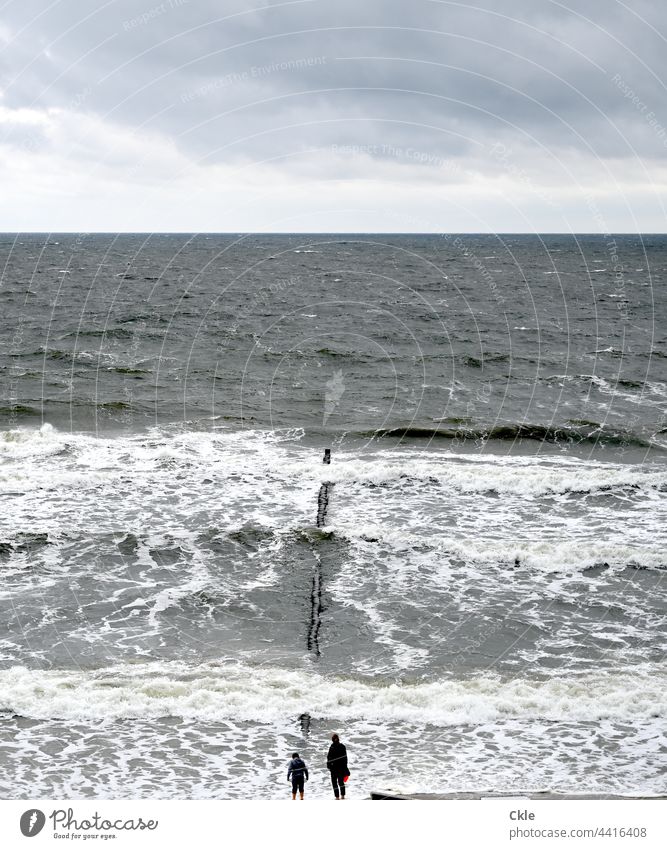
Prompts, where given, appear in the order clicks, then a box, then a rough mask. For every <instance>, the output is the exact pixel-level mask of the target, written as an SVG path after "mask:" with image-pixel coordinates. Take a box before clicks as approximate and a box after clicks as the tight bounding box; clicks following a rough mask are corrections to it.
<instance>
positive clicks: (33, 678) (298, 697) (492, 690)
mask: <svg viewBox="0 0 667 849" xmlns="http://www.w3.org/2000/svg"><path fill="white" fill-rule="evenodd" d="M666 684H667V671H666V670H665V668H664V667H663V666H655V665H653V666H649V665H643V666H641V667H637V668H636V669H633V670H628V671H618V672H606V673H600V674H591V673H589V674H586V675H580V676H576V677H575V676H570V677H562V678H560V677H553V678H548V679H544V680H537V679H534V680H531V679H528V678H517V679H511V680H503V679H501V678H499V677H498V676H495V675H492V674H488V675H479V674H478V675H471V676H470V677H468V678H466V679H464V680H460V679H459V680H453V679H452V680H438V681H433V682H429V683H418V684H379V683H372V684H371V683H368V682H366V681H362V680H353V679H349V678H348V679H345V678H327V677H325V676H323V675H320V674H317V673H314V672H308V671H303V670H290V669H283V668H276V667H260V668H253V667H250V666H247V665H243V664H229V665H225V664H213V663H211V664H206V665H202V666H200V667H196V668H193V667H190V666H187V665H186V664H182V663H154V664H132V665H129V666H115V667H110V668H107V669H100V670H95V671H41V670H33V669H26V668H24V667H13V668H11V669H5V670H2V671H0V693H1V695H0V710H4V711H8V712H13V713H16V714H18V715H20V716H25V717H31V718H37V719H68V720H90V719H121V718H143V719H149V718H157V717H166V716H177V717H184V718H191V719H198V720H205V721H218V720H226V719H234V720H237V721H243V720H247V721H254V722H265V723H271V722H276V721H281V720H284V719H285V718H288V717H294V718H296V717H298V716H300V715H301V714H303V713H308V714H310V716H311V717H313V718H316V719H330V720H337V721H346V720H367V721H370V722H383V721H405V722H411V723H417V724H419V723H424V724H431V725H436V726H449V725H460V724H467V723H471V724H477V723H484V722H493V721H497V720H503V719H512V718H513V719H534V720H538V719H539V720H553V721H556V720H563V721H595V720H601V719H615V720H628V721H634V720H640V719H650V718H652V717H656V716H664V715H665V713H666V712H667V687H666V686H665V685H666Z"/></svg>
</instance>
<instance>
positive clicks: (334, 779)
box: [331, 772, 339, 799]
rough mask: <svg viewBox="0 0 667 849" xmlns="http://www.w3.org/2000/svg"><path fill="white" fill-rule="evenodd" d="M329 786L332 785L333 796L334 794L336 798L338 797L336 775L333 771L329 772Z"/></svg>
mask: <svg viewBox="0 0 667 849" xmlns="http://www.w3.org/2000/svg"><path fill="white" fill-rule="evenodd" d="M331 786H332V787H333V792H334V796H335V797H336V799H337V798H338V796H339V792H338V776H337V775H336V773H335V772H332V773H331Z"/></svg>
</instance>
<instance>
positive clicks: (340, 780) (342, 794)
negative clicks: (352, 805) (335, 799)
mask: <svg viewBox="0 0 667 849" xmlns="http://www.w3.org/2000/svg"><path fill="white" fill-rule="evenodd" d="M338 783H339V784H340V798H341V799H344V798H345V781H344V780H343V776H342V775H339V776H338Z"/></svg>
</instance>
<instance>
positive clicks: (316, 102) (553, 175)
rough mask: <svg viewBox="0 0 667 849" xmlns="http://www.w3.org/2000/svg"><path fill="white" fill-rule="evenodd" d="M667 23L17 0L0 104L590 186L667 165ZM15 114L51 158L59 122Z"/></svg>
mask: <svg viewBox="0 0 667 849" xmlns="http://www.w3.org/2000/svg"><path fill="white" fill-rule="evenodd" d="M666 17H667V13H666V12H665V11H664V10H661V9H660V8H659V7H658V6H656V4H653V3H651V2H648V0H633V1H632V2H627V3H621V2H613V1H612V0H586V2H570V3H567V4H566V3H557V2H551V0H512V2H509V0H507V1H505V0H497V2H489V0H486V2H484V0H480V2H479V3H475V4H469V3H452V2H436V0H415V2H412V3H406V2H404V1H403V0H364V2H358V0H356V2H351V0H342V2H337V3H335V4H333V3H329V2H326V0H304V2H291V3H270V4H268V3H267V4H264V5H262V4H261V3H260V4H251V3H245V2H226V3H224V4H220V3H216V2H213V0H199V2H195V0H188V2H185V0H165V2H161V3H154V2H152V0H146V2H136V0H135V2H127V0H121V2H112V3H108V2H107V3H102V2H94V3H91V4H73V3H69V4H68V3H63V2H59V3H58V2H57V3H53V4H47V3H46V2H45V0H41V2H37V0H24V2H22V3H20V4H16V3H15V4H11V5H9V6H7V7H5V9H4V10H3V19H2V25H1V27H0V45H1V46H2V51H1V52H0V89H1V90H2V98H1V99H0V107H2V109H4V110H9V111H11V112H13V113H15V112H16V110H25V109H30V110H35V111H37V112H39V111H41V112H47V111H48V110H61V111H62V112H63V113H68V114H70V115H71V116H75V118H76V116H78V117H79V119H80V122H81V132H82V133H84V130H85V127H86V126H87V123H86V122H88V123H90V121H91V120H93V119H94V120H95V121H99V122H102V123H104V124H107V125H109V126H112V125H113V126H114V127H116V128H121V130H122V129H123V128H124V129H125V130H126V131H127V132H128V133H131V134H134V135H135V136H141V135H143V134H146V135H147V137H149V138H151V139H153V140H155V139H163V140H164V141H165V143H168V144H169V145H171V146H172V147H173V148H174V150H176V151H177V152H178V154H179V155H180V156H181V157H183V160H184V161H186V162H191V163H193V164H198V166H199V167H203V166H206V167H210V166H216V165H219V166H234V167H239V166H241V167H246V168H247V167H248V166H249V165H252V164H253V163H257V162H265V161H271V162H272V163H273V166H272V167H274V168H276V169H278V170H279V171H281V172H282V173H285V174H288V173H291V172H294V173H297V174H301V175H306V176H309V177H310V178H319V179H325V180H332V179H361V178H362V177H363V172H364V169H368V168H371V167H372V168H376V169H378V170H377V172H376V173H377V174H378V175H381V176H382V179H387V180H391V179H395V180H399V181H404V180H414V181H415V185H417V184H418V183H419V181H420V180H421V179H423V177H424V173H425V169H427V170H428V171H429V172H430V173H431V174H432V175H433V174H435V175H436V179H440V180H441V181H442V182H443V184H447V183H448V182H450V183H451V182H456V181H460V180H464V181H465V180H466V179H472V177H471V175H472V174H478V175H482V176H484V175H486V176H487V177H490V176H493V175H496V176H497V175H498V173H499V172H500V173H504V174H505V175H506V176H507V177H508V178H513V179H515V180H516V179H517V174H518V172H521V174H520V175H519V176H520V177H521V179H522V180H523V183H524V184H527V182H528V183H530V182H531V181H532V182H534V183H542V182H550V181H551V182H557V183H558V182H562V181H563V180H564V179H565V180H571V181H572V183H573V184H574V183H576V181H577V179H578V177H577V176H576V175H578V174H580V173H585V172H586V161H589V162H590V163H593V164H594V168H595V169H597V171H599V174H600V176H599V178H598V179H600V180H602V179H604V176H603V175H604V173H605V172H609V170H610V169H611V170H612V171H613V174H614V175H617V174H619V173H620V172H618V171H614V169H615V168H617V163H618V161H619V160H631V161H633V162H634V163H635V164H634V165H633V166H632V167H633V168H635V169H636V172H637V174H641V173H645V174H646V173H648V172H649V171H650V169H651V168H653V165H651V163H656V164H659V165H660V167H662V163H664V161H665V158H666V155H667V129H664V128H665V127H667V110H665V104H666V103H667V97H666V95H667V89H666V88H665V73H664V65H665V61H666V60H665V56H666V55H667V51H666V50H665V47H666V46H667V44H666V41H665V18H666ZM56 114H57V113H56ZM68 121H69V123H68V126H69V131H68V132H70V133H71V135H70V136H68V138H70V143H71V138H72V137H73V136H75V135H76V132H77V131H76V120H75V119H71V118H70V119H68ZM19 124H20V122H18V123H17V120H16V116H15V115H14V116H13V117H12V116H7V115H6V116H5V120H4V122H3V123H2V125H1V126H0V143H2V142H4V143H5V145H9V144H11V145H14V147H15V146H16V145H18V146H19V147H20V146H21V145H23V148H24V150H27V149H28V148H29V144H30V145H32V147H33V149H38V150H42V151H48V150H49V149H53V151H54V152H58V144H59V143H60V142H62V138H63V137H62V134H61V135H58V134H57V133H55V132H52V133H51V134H49V133H48V132H47V133H46V134H45V130H44V128H43V127H41V126H40V127H37V126H35V130H34V133H32V135H31V134H30V132H28V135H29V137H30V138H29V144H28V143H27V142H26V141H25V136H26V125H25V124H20V126H19ZM663 129H664V133H663V132H662V131H663ZM156 143H157V142H156ZM499 145H500V146H502V149H503V150H504V151H505V152H506V155H505V157H504V159H502V158H501V157H499V156H498V151H499V150H500V147H499ZM80 147H81V148H82V149H83V150H85V149H86V141H85V137H82V139H81V145H80ZM59 154H63V151H62V150H60V151H59ZM91 155H92V156H93V157H94V156H95V155H96V154H95V148H94V147H93V148H92V153H91ZM130 156H131V154H130ZM120 159H121V160H122V159H123V157H122V156H121V157H120ZM112 165H113V163H112V162H109V161H108V158H107V159H105V163H104V167H105V168H108V167H111V166H112ZM123 167H124V166H123ZM119 168H120V166H119ZM457 169H458V170H457ZM158 171H159V169H158ZM573 174H574V175H575V176H573ZM118 179H119V180H122V179H124V177H123V173H122V171H121V170H119V171H118ZM610 179H611V180H612V181H613V179H615V176H612V177H610Z"/></svg>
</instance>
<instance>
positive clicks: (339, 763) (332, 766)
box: [327, 734, 350, 800]
mask: <svg viewBox="0 0 667 849" xmlns="http://www.w3.org/2000/svg"><path fill="white" fill-rule="evenodd" d="M327 768H328V769H329V772H330V773H331V784H332V786H333V792H334V796H335V797H336V799H343V800H345V779H346V778H347V777H348V776H349V774H350V770H349V769H348V766H347V749H346V748H345V746H344V745H343V744H342V743H341V742H340V737H339V736H338V734H332V735H331V745H330V746H329V752H328V754H327Z"/></svg>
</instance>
